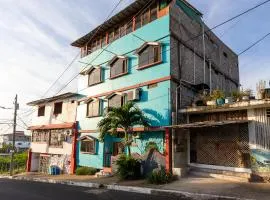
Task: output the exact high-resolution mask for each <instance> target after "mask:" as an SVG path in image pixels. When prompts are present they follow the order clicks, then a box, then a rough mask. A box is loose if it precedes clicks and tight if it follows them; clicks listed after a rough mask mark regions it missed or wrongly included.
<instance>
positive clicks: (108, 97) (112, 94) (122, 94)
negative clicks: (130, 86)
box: [104, 92, 126, 99]
mask: <svg viewBox="0 0 270 200" xmlns="http://www.w3.org/2000/svg"><path fill="white" fill-rule="evenodd" d="M125 94H126V93H124V92H114V93H111V94H109V95H107V96H105V98H104V99H110V98H112V97H113V96H115V95H120V96H124V95H125Z"/></svg>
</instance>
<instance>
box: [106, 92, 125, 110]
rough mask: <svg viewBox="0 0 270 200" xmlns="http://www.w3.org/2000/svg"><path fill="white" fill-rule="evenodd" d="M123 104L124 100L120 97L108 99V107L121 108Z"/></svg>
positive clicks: (115, 96)
mask: <svg viewBox="0 0 270 200" xmlns="http://www.w3.org/2000/svg"><path fill="white" fill-rule="evenodd" d="M124 103H125V98H124V97H123V96H122V95H117V94H116V95H114V96H112V97H111V98H109V107H115V108H117V107H121V106H123V105H124Z"/></svg>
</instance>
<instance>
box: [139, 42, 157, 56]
mask: <svg viewBox="0 0 270 200" xmlns="http://www.w3.org/2000/svg"><path fill="white" fill-rule="evenodd" d="M159 45H160V42H145V43H144V44H143V45H142V46H141V47H140V48H138V49H137V50H136V51H135V54H139V53H141V52H142V51H143V50H144V49H145V48H146V47H148V46H159Z"/></svg>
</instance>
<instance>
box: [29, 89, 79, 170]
mask: <svg viewBox="0 0 270 200" xmlns="http://www.w3.org/2000/svg"><path fill="white" fill-rule="evenodd" d="M78 98H79V95H78V94H75V93H65V94H62V95H59V96H54V97H51V98H46V99H40V100H37V101H33V102H30V103H28V105H30V106H33V109H34V113H33V116H34V117H33V119H32V124H31V126H30V127H29V130H31V132H32V140H31V146H30V153H29V156H28V169H27V170H28V171H31V172H32V171H33V172H35V171H38V172H42V173H50V169H51V167H58V168H59V169H60V170H61V171H62V173H68V174H71V173H74V169H75V159H76V158H75V156H76V155H75V153H73V152H75V146H76V134H77V131H76V130H77V128H76V126H77V125H76V108H77V100H78Z"/></svg>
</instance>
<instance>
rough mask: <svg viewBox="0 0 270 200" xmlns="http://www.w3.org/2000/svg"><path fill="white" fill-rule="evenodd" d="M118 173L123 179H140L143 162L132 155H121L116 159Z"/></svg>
mask: <svg viewBox="0 0 270 200" xmlns="http://www.w3.org/2000/svg"><path fill="white" fill-rule="evenodd" d="M116 165H117V174H118V175H119V177H120V178H121V179H139V178H140V177H141V163H140V162H139V161H138V160H137V159H135V158H132V157H131V156H126V155H121V156H120V157H119V159H118V160H117V161H116Z"/></svg>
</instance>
